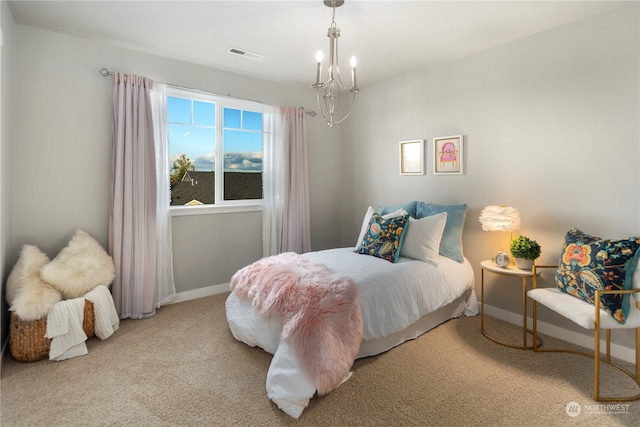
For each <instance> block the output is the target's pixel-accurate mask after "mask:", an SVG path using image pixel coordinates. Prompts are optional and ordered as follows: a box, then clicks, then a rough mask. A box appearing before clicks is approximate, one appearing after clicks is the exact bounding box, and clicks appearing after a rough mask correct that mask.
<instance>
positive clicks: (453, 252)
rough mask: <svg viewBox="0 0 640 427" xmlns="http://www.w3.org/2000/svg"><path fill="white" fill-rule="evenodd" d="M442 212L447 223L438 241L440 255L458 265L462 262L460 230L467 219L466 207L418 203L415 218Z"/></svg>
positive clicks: (464, 205) (462, 205)
mask: <svg viewBox="0 0 640 427" xmlns="http://www.w3.org/2000/svg"><path fill="white" fill-rule="evenodd" d="M442 212H446V213H447V222H446V224H445V226H444V232H443V233H442V240H440V255H442V256H445V257H447V258H450V259H452V260H454V261H458V262H459V263H462V262H464V253H463V252H462V229H463V228H464V220H465V219H466V217H467V205H466V204H461V205H436V204H434V203H424V202H418V204H417V207H416V215H417V216H416V218H417V219H420V218H424V217H426V216H431V215H436V214H439V213H442Z"/></svg>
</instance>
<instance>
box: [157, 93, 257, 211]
mask: <svg viewBox="0 0 640 427" xmlns="http://www.w3.org/2000/svg"><path fill="white" fill-rule="evenodd" d="M166 96H167V97H169V96H173V97H178V98H189V99H194V100H198V101H205V102H213V103H215V106H216V122H215V131H216V141H215V144H216V145H215V152H216V163H215V174H216V176H217V177H220V176H222V177H223V178H222V179H216V180H215V203H214V204H212V205H198V206H183V205H179V206H170V207H169V212H170V214H171V216H188V215H203V214H218V213H237V212H257V211H262V210H263V199H247V200H224V199H221V196H222V197H224V158H223V159H222V161H219V159H218V153H220V154H224V146H223V144H224V138H223V131H224V129H223V126H222V120H223V114H224V108H233V109H237V110H245V111H253V112H257V113H261V114H262V115H263V117H264V105H263V104H260V103H259V102H254V101H247V100H242V99H236V98H231V97H226V96H220V95H214V94H212V93H207V92H202V91H197V90H189V89H184V88H178V87H173V86H167V89H166ZM166 126H167V133H168V130H169V129H168V128H169V122H168V121H167V124H166ZM263 141H264V129H263ZM263 152H264V145H263ZM167 180H169V177H168V176H167Z"/></svg>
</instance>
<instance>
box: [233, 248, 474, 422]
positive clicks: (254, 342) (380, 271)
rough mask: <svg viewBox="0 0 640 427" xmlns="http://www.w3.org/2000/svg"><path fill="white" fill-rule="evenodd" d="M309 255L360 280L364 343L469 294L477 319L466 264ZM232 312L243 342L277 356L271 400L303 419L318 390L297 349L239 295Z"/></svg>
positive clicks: (344, 251) (347, 251)
mask: <svg viewBox="0 0 640 427" xmlns="http://www.w3.org/2000/svg"><path fill="white" fill-rule="evenodd" d="M304 256H305V257H308V258H309V259H311V260H313V261H315V262H320V263H322V264H324V265H326V266H327V268H329V269H330V270H331V271H333V272H335V273H338V274H342V275H345V276H349V277H351V278H352V279H354V280H355V282H356V284H357V285H358V287H359V290H360V309H361V311H362V320H363V323H364V332H363V340H364V341H372V340H376V339H381V338H384V337H386V336H388V335H390V334H393V333H395V332H398V331H401V330H403V329H405V328H407V327H408V326H410V325H412V324H414V323H415V322H416V321H418V320H419V319H420V318H421V317H423V316H425V315H426V314H428V313H432V312H434V311H435V310H437V309H439V308H441V307H444V306H445V305H447V304H449V303H452V302H454V301H455V300H457V299H459V298H460V297H462V296H463V295H465V294H468V295H470V297H469V299H468V300H467V301H466V309H467V310H465V312H469V313H471V314H477V303H476V300H475V294H474V293H473V292H468V291H469V290H470V289H471V290H472V289H473V287H474V275H473V269H472V268H471V264H470V263H469V261H467V260H466V259H465V261H464V263H462V264H461V263H458V262H456V261H453V260H451V259H449V258H445V257H440V258H439V259H438V267H435V266H433V265H431V264H428V263H426V262H421V261H416V260H411V259H408V258H400V260H399V261H398V262H397V263H395V264H392V263H390V262H388V261H385V260H382V259H379V258H375V257H372V256H367V255H361V254H357V253H355V252H353V248H351V247H349V248H338V249H329V250H325V251H319V252H309V253H307V254H305V255H304ZM226 309H227V313H226V314H227V321H228V323H229V327H230V329H231V332H232V334H233V336H234V337H235V338H236V339H237V340H239V341H242V342H244V343H246V344H248V345H250V346H259V347H261V348H263V349H264V350H266V351H268V352H269V353H273V354H274V358H273V360H272V362H271V366H270V368H269V372H268V374H267V395H268V396H269V398H270V399H271V400H273V401H274V403H276V404H277V405H278V407H279V408H280V409H282V410H283V411H284V412H285V413H287V414H289V415H290V416H292V417H294V418H298V417H299V416H300V415H301V414H302V411H303V410H304V408H306V406H307V405H308V403H309V399H310V398H311V397H312V396H313V395H314V393H315V388H314V387H313V385H312V384H311V382H310V381H309V380H308V379H307V378H306V377H305V375H304V374H303V373H302V371H301V370H300V369H299V368H298V366H297V362H296V359H295V356H294V354H293V352H292V350H291V348H290V347H289V346H288V345H287V343H285V342H282V343H281V342H280V325H279V323H278V321H277V320H276V319H273V318H272V319H263V318H260V317H259V316H258V315H257V314H256V313H255V311H254V310H253V307H252V306H251V302H250V301H247V300H240V299H239V298H237V296H236V295H235V294H234V293H233V292H232V293H231V294H230V295H229V297H228V299H227V302H226ZM460 314H461V313H457V315H458V316H459V315H460ZM387 349H388V348H385V349H384V350H387ZM384 350H383V351H384Z"/></svg>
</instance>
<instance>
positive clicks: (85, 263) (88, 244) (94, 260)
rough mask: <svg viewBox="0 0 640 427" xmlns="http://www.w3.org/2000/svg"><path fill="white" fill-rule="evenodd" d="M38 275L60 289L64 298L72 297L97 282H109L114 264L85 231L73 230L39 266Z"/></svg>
mask: <svg viewBox="0 0 640 427" xmlns="http://www.w3.org/2000/svg"><path fill="white" fill-rule="evenodd" d="M40 274H41V275H42V279H44V280H45V281H47V282H49V283H51V284H52V285H53V286H54V287H55V288H56V289H58V290H59V291H60V292H62V295H63V296H64V298H65V299H72V298H78V297H81V296H83V295H84V294H86V293H87V292H89V291H90V290H91V289H93V288H95V287H96V286H98V285H104V286H109V285H111V282H113V279H114V277H115V266H114V264H113V259H112V258H111V256H110V255H109V254H108V253H107V252H106V251H105V250H104V248H103V247H102V246H100V243H98V242H97V241H96V240H95V239H94V238H93V237H91V236H90V235H89V234H88V233H86V232H85V231H82V230H77V231H76V233H75V234H74V235H73V237H72V238H71V240H70V241H69V243H68V244H67V246H66V247H65V248H64V249H62V250H61V251H60V253H59V254H58V256H57V257H55V258H54V259H53V261H51V262H50V263H49V264H47V265H45V266H44V267H42V269H41V270H40Z"/></svg>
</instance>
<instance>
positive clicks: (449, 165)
mask: <svg viewBox="0 0 640 427" xmlns="http://www.w3.org/2000/svg"><path fill="white" fill-rule="evenodd" d="M462 173H464V136H463V135H454V136H442V137H439V138H433V174H434V175H460V174H462Z"/></svg>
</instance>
